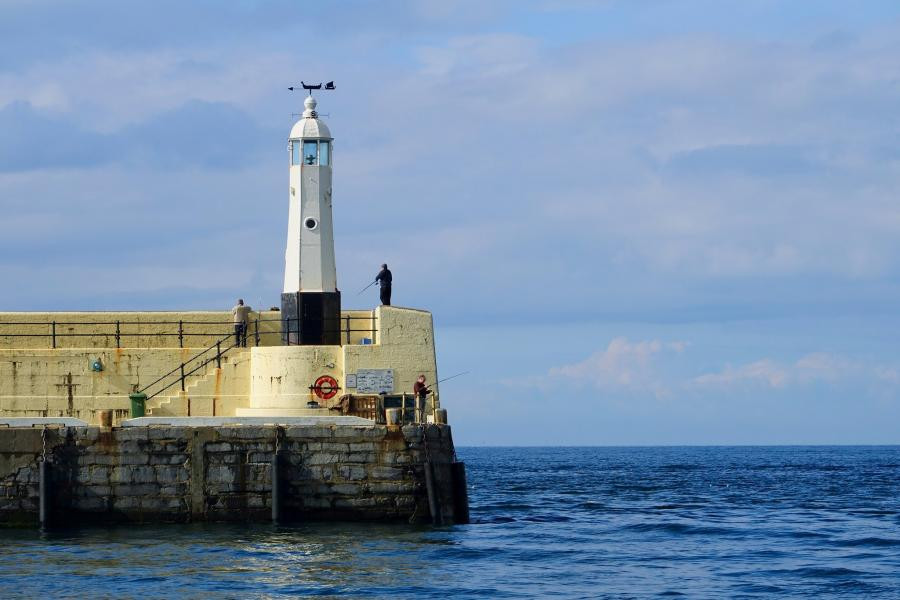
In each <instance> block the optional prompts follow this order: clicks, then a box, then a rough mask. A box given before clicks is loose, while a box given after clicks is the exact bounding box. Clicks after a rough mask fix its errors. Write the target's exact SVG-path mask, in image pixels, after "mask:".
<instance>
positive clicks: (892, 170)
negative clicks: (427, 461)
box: [0, 0, 900, 445]
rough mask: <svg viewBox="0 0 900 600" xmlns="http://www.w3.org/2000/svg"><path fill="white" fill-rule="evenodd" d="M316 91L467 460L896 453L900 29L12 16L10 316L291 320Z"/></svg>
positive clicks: (427, 1)
mask: <svg viewBox="0 0 900 600" xmlns="http://www.w3.org/2000/svg"><path fill="white" fill-rule="evenodd" d="M301 79H302V80H304V81H307V82H309V81H330V80H334V81H335V83H336V86H337V90H336V91H334V92H328V93H325V92H323V93H321V94H319V96H318V100H319V107H318V108H319V111H320V113H321V114H322V115H324V119H325V120H326V122H327V124H328V126H329V128H330V129H331V132H332V135H334V136H335V142H334V197H333V198H334V219H335V240H336V241H335V243H336V251H337V262H338V265H337V266H338V283H339V287H340V288H341V289H342V290H343V291H344V304H345V307H346V308H370V307H372V306H374V305H375V303H376V302H377V291H375V290H374V288H373V289H370V290H369V292H370V293H367V295H363V296H358V295H356V292H357V291H358V290H359V289H361V288H362V287H364V286H365V285H366V284H367V283H368V282H369V281H371V279H372V277H373V276H374V274H375V272H376V271H377V269H378V265H380V264H381V263H382V262H387V263H389V264H390V266H391V269H392V271H393V273H394V304H396V305H400V306H409V307H416V308H425V309H428V310H431V311H432V312H433V314H434V320H435V327H436V339H437V344H438V347H437V353H438V369H439V374H440V375H441V376H448V375H452V374H455V373H458V372H460V371H470V373H469V374H468V375H465V376H463V377H459V378H456V379H454V380H452V381H448V382H446V383H445V384H444V385H443V386H441V399H442V404H443V405H444V406H445V407H446V408H447V409H448V411H449V416H450V422H451V424H453V425H454V437H455V439H456V443H457V444H458V445H664V444H884V443H894V444H896V443H900V427H898V419H900V349H898V345H897V338H898V335H897V334H898V329H900V315H898V307H900V197H898V190H900V4H897V3H896V2H895V1H880V0H863V1H860V2H854V3H847V2H844V1H843V0H841V1H832V0H781V1H779V0H743V1H742V2H733V3H724V2H720V1H718V0H679V1H674V0H671V1H670V0H645V1H641V2H635V1H633V0H594V1H592V0H527V1H526V0H516V1H512V0H510V1H506V0H491V1H489V2H485V1H484V0H478V1H475V0H472V1H470V0H456V1H454V0H422V1H418V2H413V1H406V0H382V1H378V2H374V1H373V2H362V1H346V2H327V3H325V2H321V3H305V2H304V3H300V2H291V1H288V0H273V1H270V2H267V1H261V0H259V1H256V0H240V1H237V0H236V1H234V2H212V1H207V0H199V1H195V2H181V1H176V0H155V1H153V2H149V1H146V2H128V3H124V2H118V1H99V0H72V1H62V0H59V1H56V2H47V1H43V0H27V1H26V0H0V209H2V213H0V214H2V218H0V280H2V281H3V282H5V286H4V293H3V295H2V299H0V310H163V309H182V310H189V309H221V308H227V307H230V306H231V305H232V304H233V302H234V299H235V298H236V297H238V296H241V297H244V298H246V299H248V303H250V304H251V305H254V306H256V307H268V306H274V305H278V304H279V293H280V291H281V290H280V286H281V282H282V278H283V267H284V244H285V239H286V223H287V199H288V196H287V189H288V185H287V177H288V173H287V153H286V139H287V135H288V132H289V131H290V127H291V124H292V123H293V121H294V120H295V118H296V116H295V113H299V112H301V111H302V101H303V96H302V95H301V94H297V93H291V92H289V91H288V90H287V88H288V86H291V85H296V84H297V83H299V81H300V80H301Z"/></svg>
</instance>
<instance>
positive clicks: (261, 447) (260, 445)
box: [242, 441, 275, 452]
mask: <svg viewBox="0 0 900 600" xmlns="http://www.w3.org/2000/svg"><path fill="white" fill-rule="evenodd" d="M242 448H243V449H244V451H246V452H274V451H275V442H274V441H272V442H245V443H244V445H243V446H242Z"/></svg>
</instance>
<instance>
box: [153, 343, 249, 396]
mask: <svg viewBox="0 0 900 600" xmlns="http://www.w3.org/2000/svg"><path fill="white" fill-rule="evenodd" d="M233 337H234V334H231V333H229V334H228V335H226V336H225V337H223V338H221V339H219V340H217V341H216V343H215V344H213V345H212V346H210V347H208V348H206V349H205V350H203V351H201V352H198V353H197V354H195V355H194V356H192V357H191V358H189V359H187V360H186V361H184V362H183V363H181V364H180V365H178V366H177V367H175V368H174V369H172V370H171V371H169V372H168V373H166V374H165V375H163V376H161V377H159V378H158V379H156V380H154V381H153V382H152V383H149V384H147V385H145V386H144V387H143V388H142V389H140V390H138V393H141V394H146V393H147V390H149V389H150V388H152V387H153V386H154V385H156V384H157V383H159V382H160V381H162V380H163V379H165V378H166V377H169V376H170V375H172V374H173V373H176V372H178V371H180V372H181V373H180V375H179V376H178V378H177V379H176V380H174V381H173V382H171V383H170V384H168V385H166V386H165V387H163V388H160V389H159V390H157V391H155V392H153V393H152V394H150V395H148V396H147V398H146V400H150V399H151V398H153V397H155V396H158V395H159V394H161V393H163V392H164V391H166V390H167V389H169V388H170V387H172V386H173V385H175V384H176V383H178V382H179V381H184V379H185V378H187V377H188V376H189V375H193V374H194V373H196V372H197V371H199V370H200V369H202V368H203V367H205V366H206V365H208V364H209V363H211V362H212V361H214V360H216V359H219V358H221V357H222V356H223V355H224V354H225V353H226V352H228V351H229V350H231V349H233V348H236V347H237V346H238V345H239V343H238V342H237V341H235V342H234V343H233V344H231V345H230V346H228V347H227V348H225V349H224V350H222V349H221V345H222V342H224V341H225V340H228V339H232V338H233ZM216 348H217V349H218V350H217V351H216V355H215V356H213V357H212V358H208V359H206V360H204V361H203V362H201V363H200V364H199V365H198V366H196V367H195V368H193V369H191V370H190V371H188V372H187V373H185V372H184V367H185V366H186V365H188V364H189V363H192V362H194V361H195V360H197V359H198V358H200V357H201V356H203V355H204V354H206V353H207V352H209V351H210V350H213V349H216ZM146 400H145V402H146Z"/></svg>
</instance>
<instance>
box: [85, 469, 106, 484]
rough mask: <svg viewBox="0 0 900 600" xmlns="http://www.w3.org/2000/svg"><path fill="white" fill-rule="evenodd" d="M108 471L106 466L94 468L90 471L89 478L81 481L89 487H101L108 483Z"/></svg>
mask: <svg viewBox="0 0 900 600" xmlns="http://www.w3.org/2000/svg"><path fill="white" fill-rule="evenodd" d="M109 473H110V469H109V467H106V466H96V467H94V468H93V469H92V470H91V474H90V477H88V478H87V480H84V479H82V480H81V481H85V482H86V483H88V484H89V485H103V484H106V483H109Z"/></svg>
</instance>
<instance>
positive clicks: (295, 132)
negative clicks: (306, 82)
mask: <svg viewBox="0 0 900 600" xmlns="http://www.w3.org/2000/svg"><path fill="white" fill-rule="evenodd" d="M316 104H317V103H316V99H315V98H313V97H312V96H307V97H306V101H304V102H303V106H304V108H305V110H304V111H303V118H302V119H300V120H299V121H297V122H296V123H294V126H293V127H292V128H291V139H299V138H326V139H329V140H330V139H332V138H331V132H330V131H329V130H328V126H327V125H325V123H324V122H322V121H321V120H320V119H319V113H317V112H316Z"/></svg>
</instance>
